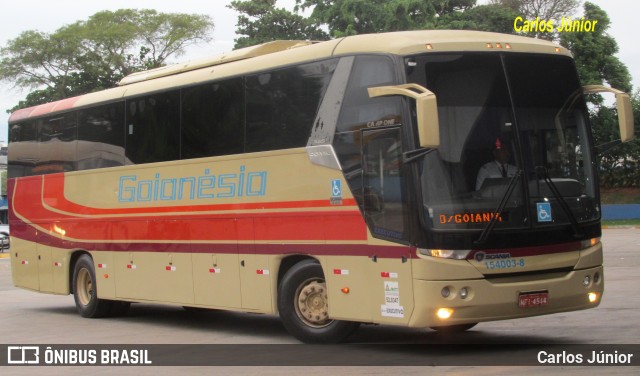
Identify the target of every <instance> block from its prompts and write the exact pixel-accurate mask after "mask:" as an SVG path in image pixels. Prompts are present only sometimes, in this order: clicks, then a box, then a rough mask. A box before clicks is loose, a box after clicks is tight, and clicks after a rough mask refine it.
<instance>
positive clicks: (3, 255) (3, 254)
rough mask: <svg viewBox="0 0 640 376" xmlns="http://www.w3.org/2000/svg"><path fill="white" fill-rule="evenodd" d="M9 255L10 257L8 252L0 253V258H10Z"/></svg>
mask: <svg viewBox="0 0 640 376" xmlns="http://www.w3.org/2000/svg"><path fill="white" fill-rule="evenodd" d="M10 257H11V254H9V253H0V259H3V258H10Z"/></svg>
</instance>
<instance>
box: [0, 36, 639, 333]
mask: <svg viewBox="0 0 640 376" xmlns="http://www.w3.org/2000/svg"><path fill="white" fill-rule="evenodd" d="M605 91H609V92H613V93H615V94H616V98H617V106H618V115H619V125H620V135H621V136H620V137H621V139H620V140H621V141H622V142H624V141H628V140H629V139H631V138H632V137H633V120H632V115H631V107H630V100H629V96H628V95H627V94H625V93H623V92H620V91H618V90H615V89H611V88H607V87H604V86H586V87H583V86H581V84H580V82H579V79H578V75H577V71H576V68H575V65H574V62H573V60H572V57H571V54H570V52H569V51H568V50H566V49H565V48H563V47H560V46H558V45H556V44H553V43H550V42H547V41H543V40H537V39H530V38H525V37H520V36H514V35H505V34H497V33H486V32H474V31H409V32H394V33H383V34H375V35H357V36H349V37H345V38H340V39H335V40H330V41H325V42H309V41H274V42H270V43H266V44H262V45H258V46H253V47H248V48H245V49H240V50H236V51H233V52H229V53H227V54H224V55H221V56H217V57H214V58H210V59H204V60H199V61H193V62H189V63H184V64H177V65H171V66H166V67H162V68H158V69H155V70H150V71H146V72H140V73H135V74H132V75H130V76H127V77H125V78H124V79H123V80H122V81H121V82H120V85H119V86H118V87H115V88H112V89H108V90H105V91H100V92H95V93H90V94H85V95H81V96H78V97H73V98H68V99H64V100H61V101H57V102H53V103H47V104H43V105H39V106H35V107H32V108H26V109H21V110H18V111H16V112H14V113H13V114H12V115H11V116H10V119H9V132H10V144H9V160H8V165H9V166H8V168H9V176H10V179H9V183H8V191H9V198H10V205H9V209H10V213H9V216H10V226H11V238H12V239H11V267H12V273H13V282H14V284H15V285H16V286H18V287H21V288H25V289H29V290H34V291H40V292H43V293H51V294H61V295H66V294H73V296H74V299H75V305H76V307H77V310H78V312H79V314H80V315H81V316H83V317H87V318H97V317H107V316H118V315H122V314H125V313H126V312H127V310H128V308H129V306H130V304H131V303H135V302H138V303H159V304H169V305H176V306H182V307H185V308H187V309H191V308H195V309H216V310H235V311H242V312H253V313H261V314H277V315H279V317H280V319H281V321H282V322H283V325H284V326H285V328H286V329H287V331H288V332H289V333H291V335H293V336H294V337H295V338H297V339H298V340H300V341H303V342H315V343H323V342H339V341H343V340H345V339H347V337H348V336H349V335H350V334H351V333H352V332H353V331H354V330H355V329H356V328H357V327H358V325H359V324H362V323H366V324H383V325H397V326H405V327H413V328H433V329H435V330H438V331H463V330H466V329H469V328H471V327H473V326H474V325H476V324H477V323H479V322H485V321H491V320H504V319H514V318H522V317H530V316H537V315H544V314H551V313H557V312H567V311H574V310H582V309H588V308H593V307H596V306H598V305H599V303H600V301H601V299H602V294H603V289H604V273H603V265H602V264H603V253H602V244H601V243H600V240H599V239H600V237H601V227H600V217H601V209H600V203H599V191H598V176H597V168H596V160H595V156H596V154H595V153H596V151H595V146H594V145H593V139H592V136H591V130H590V125H589V117H588V111H587V110H588V109H587V106H586V104H585V99H584V94H585V93H595V92H605ZM498 144H499V146H500V148H504V149H508V151H509V160H508V164H509V165H511V166H512V167H510V170H511V172H510V173H509V174H508V175H507V176H498V177H491V176H489V177H487V178H486V179H484V181H483V182H482V184H481V185H480V186H479V187H478V188H476V183H477V175H478V171H479V169H481V168H482V166H483V164H485V163H488V162H490V161H491V160H492V158H493V157H492V153H493V151H494V149H496V147H497V145H498Z"/></svg>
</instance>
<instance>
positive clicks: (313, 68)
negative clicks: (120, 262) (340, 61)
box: [246, 60, 337, 152]
mask: <svg viewBox="0 0 640 376" xmlns="http://www.w3.org/2000/svg"><path fill="white" fill-rule="evenodd" d="M336 64H337V60H331V61H325V62H320V63H312V64H304V65H300V66H297V67H292V68H286V69H281V70H277V71H273V72H267V73H261V74H257V75H253V76H248V77H247V109H248V111H247V123H246V126H247V142H246V148H247V151H248V152H252V151H263V150H274V149H286V148H295V147H302V146H305V145H306V144H307V141H308V139H309V135H310V134H311V128H312V126H313V122H314V120H315V117H316V113H317V111H318V106H319V104H320V101H321V100H322V97H323V95H324V92H325V90H326V88H327V85H328V84H329V81H330V80H331V75H332V74H333V71H334V70H335V67H336Z"/></svg>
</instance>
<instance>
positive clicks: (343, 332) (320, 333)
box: [278, 260, 359, 343]
mask: <svg viewBox="0 0 640 376" xmlns="http://www.w3.org/2000/svg"><path fill="white" fill-rule="evenodd" d="M328 307H329V306H328V301H327V286H326V283H325V279H324V273H323V272H322V266H320V264H318V263H317V262H315V261H313V260H304V261H301V262H299V263H297V264H296V265H294V266H293V267H292V268H291V269H289V270H288V271H287V273H286V274H285V275H284V277H283V278H282V282H281V283H280V285H279V287H278V310H279V313H280V319H281V320H282V323H283V325H284V327H285V328H286V329H287V331H288V332H289V333H290V334H291V335H293V336H294V337H295V338H297V339H298V340H300V341H302V342H305V343H337V342H341V341H343V340H344V339H345V338H347V337H348V336H349V335H350V334H351V333H353V331H354V330H355V329H357V328H358V326H359V323H357V322H350V321H339V320H333V319H330V318H329V315H328V313H329V311H328Z"/></svg>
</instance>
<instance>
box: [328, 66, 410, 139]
mask: <svg viewBox="0 0 640 376" xmlns="http://www.w3.org/2000/svg"><path fill="white" fill-rule="evenodd" d="M396 83H397V80H396V78H395V74H394V70H393V62H392V61H391V59H389V58H388V57H385V56H360V57H358V58H357V59H356V63H355V65H354V67H353V70H352V71H351V78H350V79H349V86H348V87H347V93H346V95H345V99H344V104H343V106H342V110H341V113H340V121H339V122H338V132H346V131H353V130H358V129H362V128H377V127H383V126H391V125H399V124H400V123H401V121H400V119H401V113H402V108H401V100H400V98H399V97H398V96H390V97H379V98H370V97H369V93H368V91H367V89H368V88H370V87H376V86H386V85H394V84H396Z"/></svg>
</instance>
